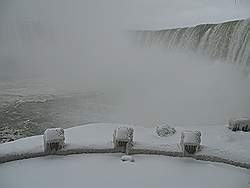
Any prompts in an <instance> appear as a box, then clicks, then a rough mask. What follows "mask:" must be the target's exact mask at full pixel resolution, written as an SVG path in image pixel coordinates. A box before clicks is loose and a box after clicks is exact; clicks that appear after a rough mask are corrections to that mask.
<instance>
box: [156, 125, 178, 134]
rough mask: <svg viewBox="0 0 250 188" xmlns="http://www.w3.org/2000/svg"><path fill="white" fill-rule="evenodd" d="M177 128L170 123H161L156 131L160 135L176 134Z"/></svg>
mask: <svg viewBox="0 0 250 188" xmlns="http://www.w3.org/2000/svg"><path fill="white" fill-rule="evenodd" d="M175 132H176V130H175V129H174V128H172V127H170V126H168V125H160V126H157V127H156V133H157V134H158V136H161V137H164V136H171V135H173V134H175Z"/></svg>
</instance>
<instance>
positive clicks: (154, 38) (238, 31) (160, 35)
mask: <svg viewBox="0 0 250 188" xmlns="http://www.w3.org/2000/svg"><path fill="white" fill-rule="evenodd" d="M136 41H137V42H139V43H140V44H141V45H142V46H156V45H158V46H163V47H166V48H181V49H188V50H192V51H195V52H199V53H202V54H204V55H207V56H208V57H210V58H212V59H220V60H223V61H227V62H230V63H235V64H240V65H247V66H248V65H250V19H245V20H236V21H230V22H224V23H220V24H202V25H197V26H195V27H186V28H177V29H166V30H144V31H137V32H136Z"/></svg>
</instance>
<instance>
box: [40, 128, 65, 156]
mask: <svg viewBox="0 0 250 188" xmlns="http://www.w3.org/2000/svg"><path fill="white" fill-rule="evenodd" d="M43 140H44V152H45V153H54V152H56V151H58V150H60V149H62V148H63V147H64V140H65V137H64V130H63V128H51V129H47V130H46V131H45V132H44V135H43Z"/></svg>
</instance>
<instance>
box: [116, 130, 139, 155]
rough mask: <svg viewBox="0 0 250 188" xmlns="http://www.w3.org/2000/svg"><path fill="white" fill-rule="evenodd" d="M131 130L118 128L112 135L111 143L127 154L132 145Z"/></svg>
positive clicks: (132, 131)
mask: <svg viewBox="0 0 250 188" xmlns="http://www.w3.org/2000/svg"><path fill="white" fill-rule="evenodd" d="M133 133H134V129H133V128H128V127H119V128H117V129H115V131H114V134H113V143H114V146H115V148H124V149H125V152H126V153H127V154H129V151H130V149H131V148H132V144H133Z"/></svg>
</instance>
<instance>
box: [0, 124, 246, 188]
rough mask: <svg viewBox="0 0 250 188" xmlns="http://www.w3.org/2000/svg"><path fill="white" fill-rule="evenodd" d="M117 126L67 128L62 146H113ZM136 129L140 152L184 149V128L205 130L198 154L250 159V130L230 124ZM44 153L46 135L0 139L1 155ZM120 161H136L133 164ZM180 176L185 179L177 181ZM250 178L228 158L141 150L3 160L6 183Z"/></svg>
mask: <svg viewBox="0 0 250 188" xmlns="http://www.w3.org/2000/svg"><path fill="white" fill-rule="evenodd" d="M123 126H125V125H123ZM118 127H121V125H120V124H105V123H102V124H89V125H84V126H79V127H73V128H69V129H66V130H65V147H64V148H63V149H62V151H74V149H75V151H79V150H80V149H86V148H87V149H93V148H95V149H101V150H102V151H106V150H111V149H112V148H113V144H112V133H113V131H114V130H115V129H116V128H118ZM129 127H133V126H129ZM133 128H134V140H135V142H134V146H133V149H135V150H136V149H137V151H139V150H141V151H159V153H158V154H161V152H164V151H165V152H177V153H178V152H180V153H181V148H180V146H179V142H180V138H181V133H182V132H183V131H185V130H190V131H195V130H200V131H201V133H202V149H201V151H199V152H197V154H195V156H196V155H197V156H198V155H208V156H217V157H222V158H225V159H229V160H235V161H238V162H243V163H247V164H249V163H250V146H249V139H250V134H249V132H242V131H240V132H233V131H231V130H229V129H227V127H226V126H204V127H196V126H193V127H185V129H184V128H183V127H175V129H176V134H174V135H172V136H168V137H159V136H158V135H157V133H156V132H155V128H145V127H138V126H134V127H133ZM99 151H100V150H99ZM42 152H43V136H41V135H39V136H33V137H29V138H24V139H19V140H16V141H13V142H9V143H4V144H0V159H1V158H4V157H10V156H12V155H23V154H26V153H33V154H39V153H42ZM76 153H77V152H76ZM155 153H156V152H155ZM37 156H39V155H37ZM121 161H134V163H127V162H125V163H123V162H121ZM169 169H171V170H169ZM22 172H25V173H22ZM190 172H192V173H190ZM179 179H181V180H182V181H178V180H179ZM225 179H226V180H227V181H225ZM249 179H250V171H249V169H243V168H239V167H234V166H231V165H226V164H223V163H215V162H201V161H198V160H194V159H192V158H183V157H182V158H173V157H167V156H155V155H141V154H140V155H138V154H137V155H131V156H128V155H125V156H124V154H122V153H112V154H107V153H106V154H105V153H102V154H79V155H67V156H64V155H63V156H55V155H52V156H45V157H40V158H33V159H27V160H19V161H13V162H8V163H3V164H0V187H1V188H2V187H3V188H12V187H18V188H22V187H25V188H29V187H36V188H39V187H51V186H53V187H54V188H56V187H60V188H63V187H77V186H83V187H100V186H105V187H118V186H119V187H127V186H131V185H132V186H133V187H153V186H154V187H155V186H157V187H163V186H166V185H171V186H172V187H181V186H185V185H188V187H192V188H195V187H205V188H206V187H214V188H216V187H218V188H223V187H227V188H235V187H239V188H241V187H242V188H247V187H249V185H250V181H249ZM96 180H98V181H96ZM121 182H124V183H121ZM189 185H190V186H189Z"/></svg>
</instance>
